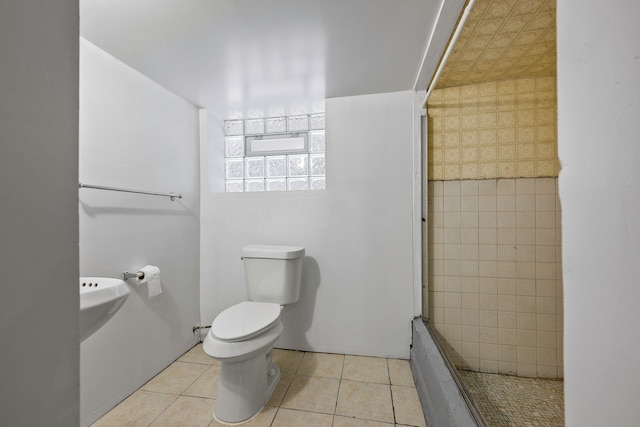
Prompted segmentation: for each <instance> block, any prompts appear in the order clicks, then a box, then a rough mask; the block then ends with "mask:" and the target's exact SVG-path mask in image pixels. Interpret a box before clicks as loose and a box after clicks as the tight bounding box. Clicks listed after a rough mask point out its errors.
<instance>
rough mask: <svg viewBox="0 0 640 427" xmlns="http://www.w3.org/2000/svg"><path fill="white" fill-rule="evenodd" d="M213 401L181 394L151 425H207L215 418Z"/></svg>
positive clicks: (181, 426) (197, 426)
mask: <svg viewBox="0 0 640 427" xmlns="http://www.w3.org/2000/svg"><path fill="white" fill-rule="evenodd" d="M213 402H214V401H213V400H212V399H202V398H200V397H187V396H179V397H178V398H177V399H176V401H175V402H173V403H172V404H171V406H169V407H168V408H167V410H166V411H164V412H163V413H162V414H161V415H160V416H159V417H158V418H156V420H155V421H154V422H153V423H151V424H150V426H149V427H207V426H208V425H209V424H210V423H211V420H213Z"/></svg>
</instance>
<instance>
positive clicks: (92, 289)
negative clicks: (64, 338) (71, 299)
mask: <svg viewBox="0 0 640 427" xmlns="http://www.w3.org/2000/svg"><path fill="white" fill-rule="evenodd" d="M129 292H130V291H129V287H128V286H127V284H126V283H125V282H124V281H122V280H120V279H110V278H108V277H81V278H80V341H84V340H85V339H86V338H88V337H89V336H91V335H92V334H93V333H94V332H95V331H97V330H98V329H100V328H101V327H102V325H104V324H105V323H107V321H109V319H111V318H112V317H113V315H114V314H116V312H117V311H118V310H119V309H120V307H122V304H124V302H125V301H126V299H127V297H128V296H129Z"/></svg>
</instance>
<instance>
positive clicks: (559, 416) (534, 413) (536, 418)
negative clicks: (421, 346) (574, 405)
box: [458, 369, 564, 427]
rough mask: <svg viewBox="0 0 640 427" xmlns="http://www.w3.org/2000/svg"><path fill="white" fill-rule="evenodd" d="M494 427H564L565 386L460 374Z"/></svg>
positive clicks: (550, 382)
mask: <svg viewBox="0 0 640 427" xmlns="http://www.w3.org/2000/svg"><path fill="white" fill-rule="evenodd" d="M458 373H459V374H460V376H461V377H462V379H463V380H464V383H465V386H466V387H467V389H468V390H469V393H471V396H472V397H473V399H474V400H475V402H476V405H478V408H479V409H480V411H481V412H482V415H483V416H484V418H485V419H486V420H487V423H488V424H489V425H490V426H491V427H503V426H504V427H510V426H517V427H521V426H544V427H556V426H564V394H563V393H564V382H563V381H561V380H546V379H537V378H522V377H514V376H509V375H499V374H487V373H481V372H471V371H463V370H461V369H460V370H458Z"/></svg>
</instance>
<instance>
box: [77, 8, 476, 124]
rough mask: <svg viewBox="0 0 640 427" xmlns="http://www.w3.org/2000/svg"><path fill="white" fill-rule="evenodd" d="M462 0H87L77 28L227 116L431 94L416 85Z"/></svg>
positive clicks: (182, 93)
mask: <svg viewBox="0 0 640 427" xmlns="http://www.w3.org/2000/svg"><path fill="white" fill-rule="evenodd" d="M463 4H464V0H313V1H311V0H81V1H80V18H81V19H80V28H81V31H80V33H81V36H82V37H83V38H85V39H86V40H88V41H89V42H91V43H93V44H94V45H96V46H98V47H99V48H101V49H103V50H104V51H106V52H108V53H110V54H111V55H113V56H115V57H116V58H118V59H119V60H121V61H122V62H124V63H125V64H127V65H129V66H131V67H132V68H134V69H136V70H138V71H139V72H141V73H142V74H144V75H146V76H147V77H149V78H150V79H152V80H154V81H156V82H157V83H159V84H160V85H162V86H164V87H165V88H167V89H169V90H170V91H172V92H174V93H175V94H177V95H179V96H181V97H183V98H184V99H186V100H187V101H189V102H191V103H193V104H194V105H196V106H198V107H201V108H207V109H209V110H210V111H212V112H213V113H214V114H216V115H218V116H220V117H222V118H247V117H252V116H255V117H264V116H273V115H281V114H296V113H306V112H315V111H323V110H324V99H325V98H331V97H337V96H350V95H363V94H371V93H383V92H393V91H402V90H414V89H418V90H424V89H425V87H420V86H417V85H418V84H419V83H420V82H423V81H428V80H429V79H430V76H431V75H432V74H433V71H434V69H435V66H436V65H437V60H438V59H439V57H440V54H441V52H442V50H443V49H444V46H445V45H446V42H447V40H448V36H449V34H450V33H451V29H452V28H453V26H454V25H455V22H456V20H457V18H458V15H459V13H460V10H461V8H462V5H463ZM443 21H444V22H443ZM427 52H429V54H427ZM434 58H435V60H434ZM427 59H428V60H427ZM425 63H429V64H430V63H433V64H434V65H433V67H431V68H430V67H429V66H427V67H425ZM425 86H426V84H425Z"/></svg>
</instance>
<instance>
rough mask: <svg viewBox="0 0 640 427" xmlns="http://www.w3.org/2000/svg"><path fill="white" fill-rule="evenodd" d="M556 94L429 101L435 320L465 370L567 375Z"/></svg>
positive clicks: (549, 82)
mask: <svg viewBox="0 0 640 427" xmlns="http://www.w3.org/2000/svg"><path fill="white" fill-rule="evenodd" d="M555 93H556V89H555V78H553V77H544V78H531V79H518V80H509V81H500V82H489V83H481V84H476V85H468V86H461V87H456V88H447V89H441V90H436V91H434V93H433V95H432V96H431V98H430V99H429V105H428V108H427V113H428V118H429V139H428V156H429V161H428V177H429V186H428V198H429V207H428V218H429V222H428V226H429V236H428V242H429V243H428V259H429V261H428V262H429V265H428V292H429V293H428V301H429V303H428V313H429V320H430V322H431V324H432V325H433V326H434V328H435V330H436V331H437V333H438V334H439V335H440V338H441V341H442V343H443V344H444V347H445V350H446V351H447V353H448V354H449V356H450V357H451V359H452V361H453V362H454V363H455V364H456V366H458V367H460V368H465V369H471V370H476V371H482V372H497V373H504V374H514V375H520V376H527V377H544V378H558V377H562V376H563V367H562V359H563V357H562V342H563V337H562V324H563V318H562V307H563V300H562V268H561V258H560V257H561V242H560V235H561V233H560V226H561V223H560V203H559V201H558V196H557V179H556V177H557V174H558V170H559V163H558V160H557V145H556V95H555Z"/></svg>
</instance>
